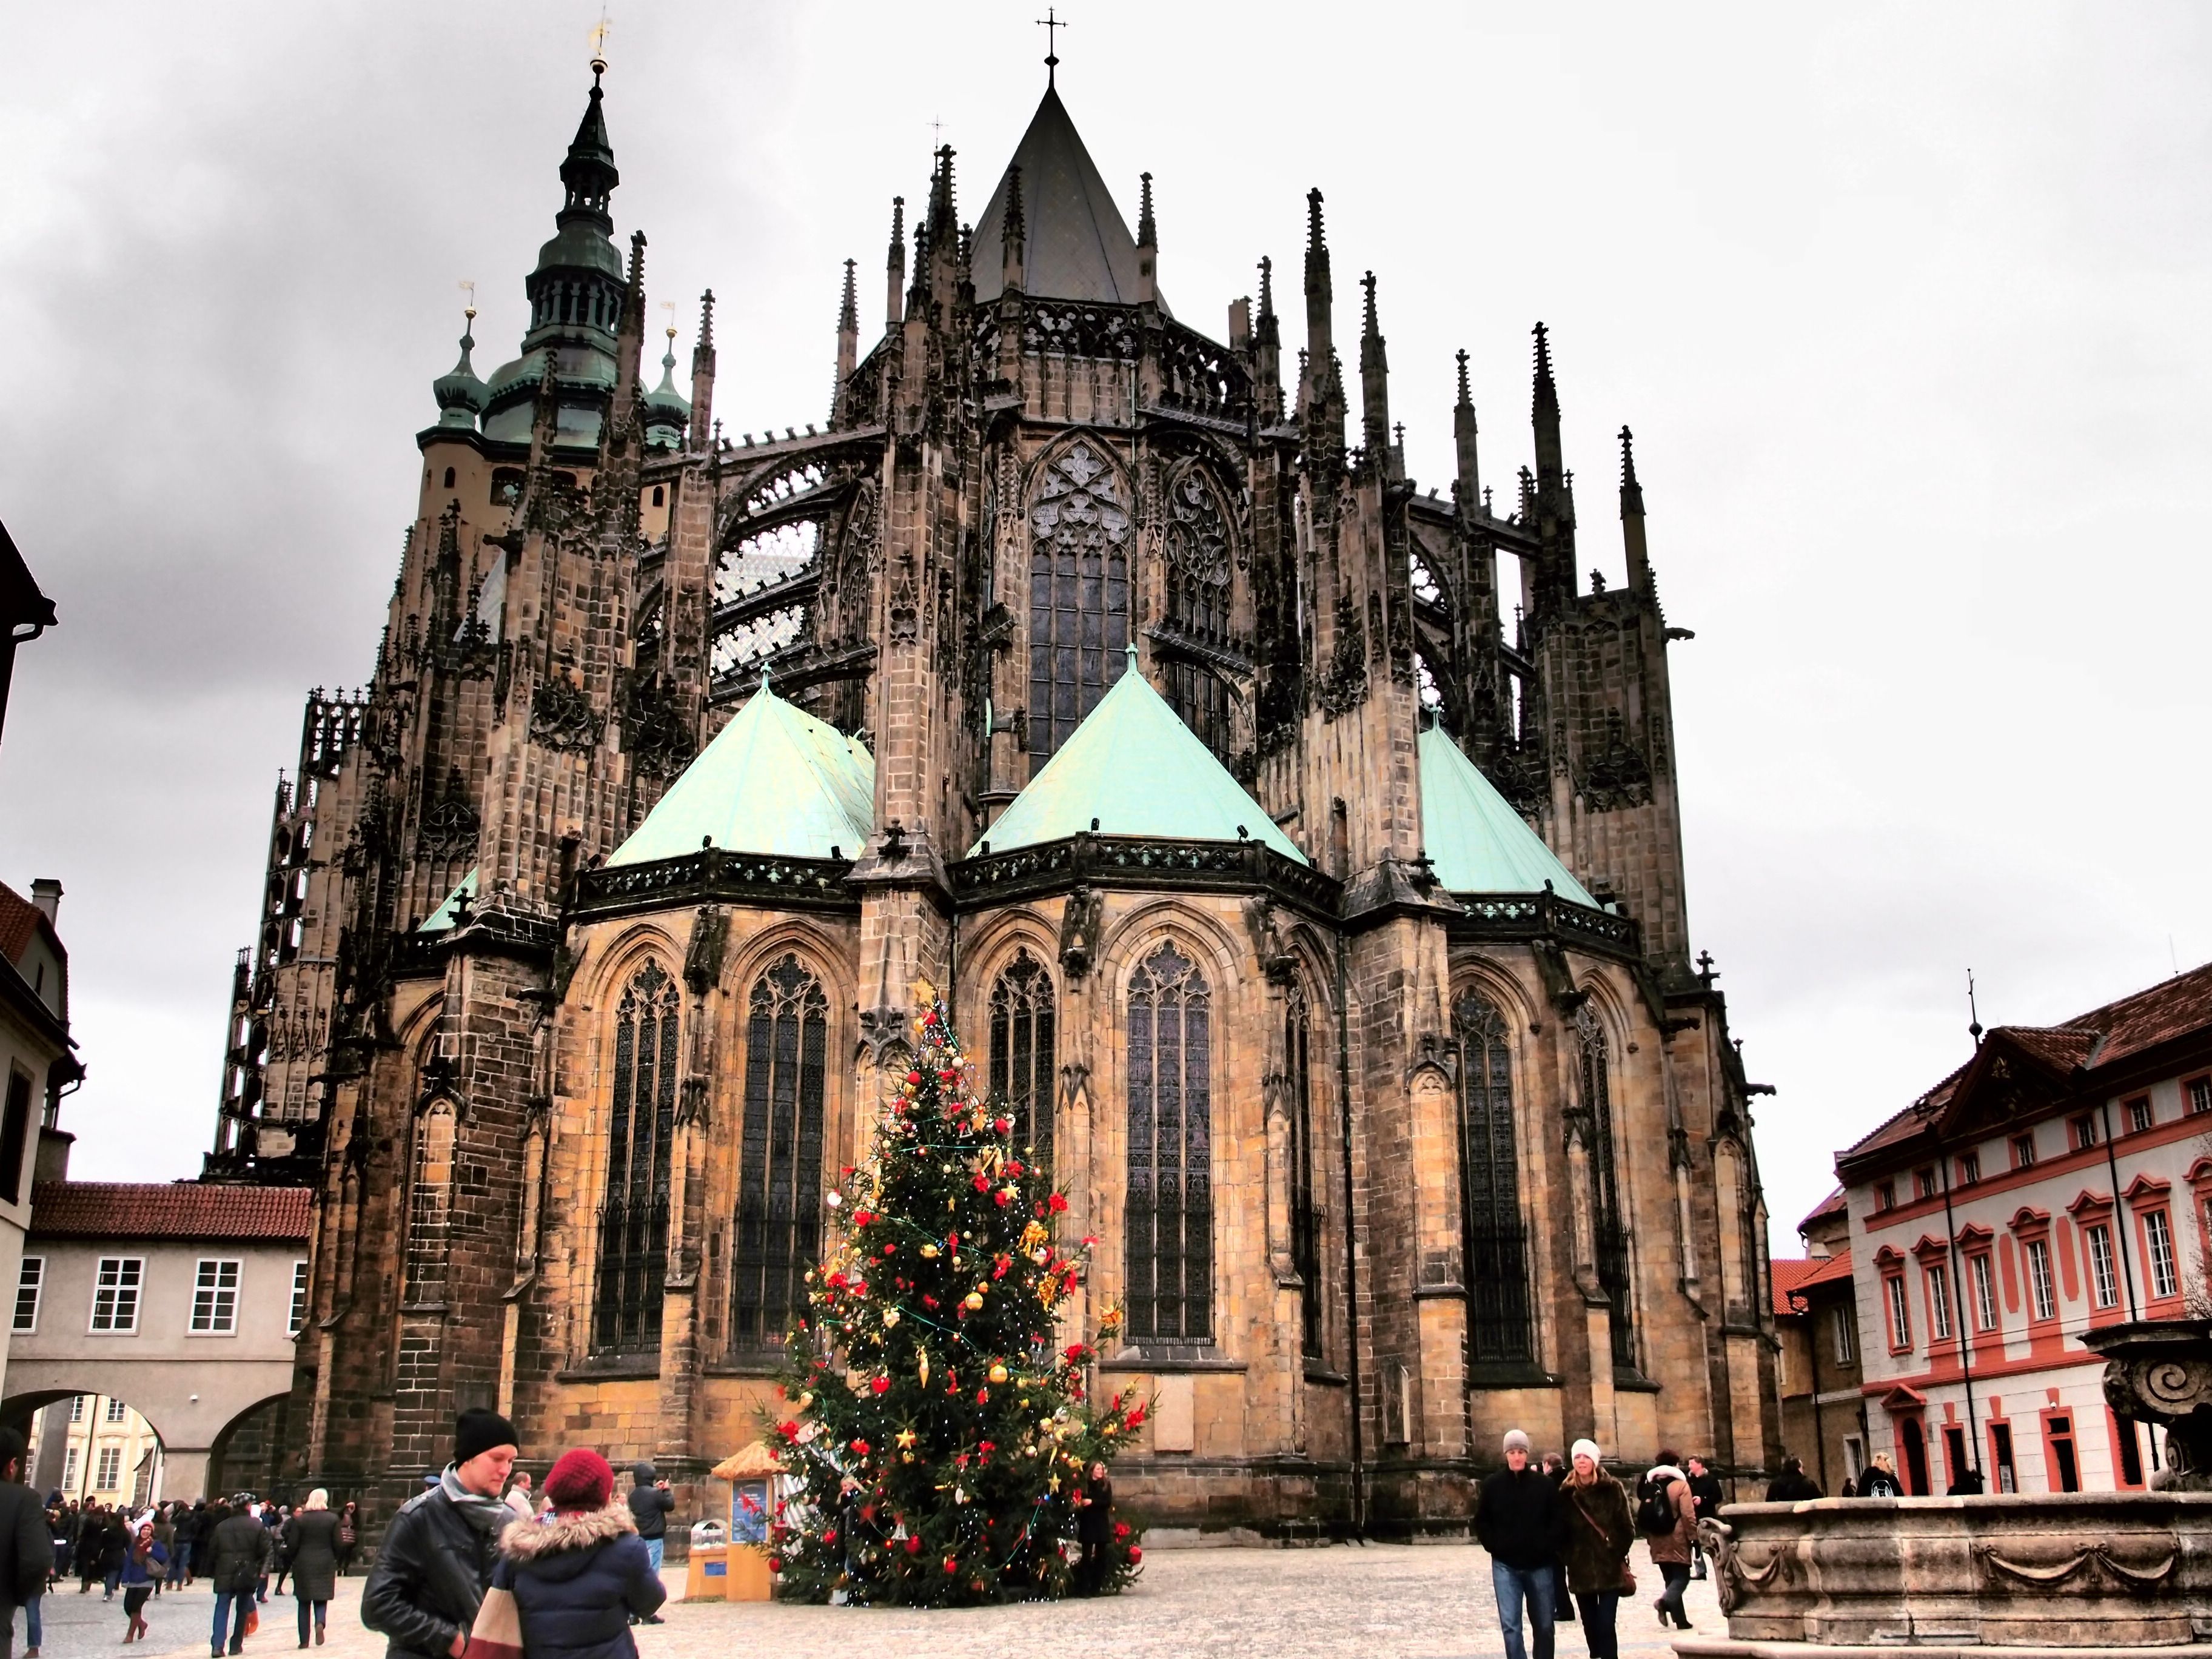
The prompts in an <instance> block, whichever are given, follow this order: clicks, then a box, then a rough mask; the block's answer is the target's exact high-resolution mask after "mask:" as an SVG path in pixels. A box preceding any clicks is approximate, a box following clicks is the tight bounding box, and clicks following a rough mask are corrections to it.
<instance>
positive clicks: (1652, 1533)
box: [1636, 1449, 1698, 1630]
mask: <svg viewBox="0 0 2212 1659" xmlns="http://www.w3.org/2000/svg"><path fill="white" fill-rule="evenodd" d="M1638 1494H1639V1495H1638V1499H1637V1504H1636V1530H1637V1531H1638V1533H1640V1534H1643V1538H1644V1547H1645V1548H1646V1549H1648V1550H1650V1552H1651V1565H1653V1566H1655V1567H1656V1568H1657V1569H1658V1570H1659V1576H1660V1577H1661V1579H1662V1580H1663V1581H1664V1583H1665V1588H1664V1589H1662V1591H1661V1592H1660V1594H1659V1596H1658V1599H1657V1600H1656V1601H1653V1602H1652V1604H1651V1605H1652V1606H1653V1607H1656V1609H1657V1610H1658V1613H1659V1622H1660V1624H1661V1625H1662V1626H1665V1625H1668V1624H1669V1623H1671V1624H1673V1625H1674V1626H1676V1627H1677V1628H1679V1629H1681V1630H1688V1629H1689V1628H1690V1615H1689V1613H1687V1612H1686V1610H1685V1609H1684V1607H1683V1606H1682V1591H1683V1589H1684V1588H1685V1587H1686V1585H1687V1584H1688V1583H1689V1582H1690V1540H1691V1538H1692V1536H1693V1535H1694V1534H1696V1532H1697V1528H1698V1500H1697V1499H1696V1498H1692V1496H1691V1495H1690V1479H1689V1477H1688V1476H1687V1475H1686V1474H1683V1473H1682V1469H1681V1454H1680V1453H1679V1452H1677V1451H1674V1450H1672V1449H1668V1450H1664V1451H1662V1452H1661V1453H1660V1454H1659V1461H1658V1462H1656V1463H1655V1464H1654V1465H1652V1468H1651V1472H1650V1474H1646V1475H1645V1476H1644V1481H1643V1484H1642V1485H1641V1486H1639V1487H1638Z"/></svg>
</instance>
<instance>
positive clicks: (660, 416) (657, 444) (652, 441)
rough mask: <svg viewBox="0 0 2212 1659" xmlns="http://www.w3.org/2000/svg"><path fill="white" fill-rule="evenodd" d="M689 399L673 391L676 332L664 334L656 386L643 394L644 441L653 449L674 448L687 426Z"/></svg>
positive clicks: (689, 415)
mask: <svg viewBox="0 0 2212 1659" xmlns="http://www.w3.org/2000/svg"><path fill="white" fill-rule="evenodd" d="M690 421H691V400H690V398H687V397H685V396H684V394H683V393H682V392H678V390H677V389H676V331H675V330H674V329H672V328H671V329H670V330H669V331H668V355H667V356H665V357H663V358H662V359H661V360H660V384H659V386H655V387H653V390H652V391H650V392H647V393H646V394H645V441H646V443H647V446H648V447H652V448H654V449H676V448H678V447H681V446H682V444H683V442H684V428H685V427H686V426H688V425H689V424H690Z"/></svg>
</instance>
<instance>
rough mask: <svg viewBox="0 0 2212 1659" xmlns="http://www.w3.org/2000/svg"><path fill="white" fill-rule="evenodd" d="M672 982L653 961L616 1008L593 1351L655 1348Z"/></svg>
mask: <svg viewBox="0 0 2212 1659" xmlns="http://www.w3.org/2000/svg"><path fill="white" fill-rule="evenodd" d="M676 1029H677V994H676V981H674V980H673V979H671V978H670V977H669V975H668V973H667V971H666V970H665V969H663V968H662V967H661V966H660V964H659V963H657V962H648V963H646V964H645V965H644V966H643V967H642V968H641V969H638V970H637V973H636V974H635V975H634V976H633V977H632V978H631V980H630V982H629V988H628V989H626V990H625V991H623V998H622V1002H621V1004H620V1006H618V1007H617V1009H616V1011H615V1063H614V1093H613V1097H612V1104H611V1107H610V1109H609V1110H608V1114H607V1195H606V1200H605V1202H604V1203H603V1204H602V1205H601V1206H599V1285H598V1291H597V1293H596V1295H594V1297H592V1349H593V1351H594V1352H599V1353H648V1352H652V1353H657V1352H659V1349H660V1298H661V1289H662V1285H663V1284H664V1283H665V1279H666V1277H667V1271H668V1162H669V1154H670V1151H671V1147H672V1146H674V1145H675V1140H676Z"/></svg>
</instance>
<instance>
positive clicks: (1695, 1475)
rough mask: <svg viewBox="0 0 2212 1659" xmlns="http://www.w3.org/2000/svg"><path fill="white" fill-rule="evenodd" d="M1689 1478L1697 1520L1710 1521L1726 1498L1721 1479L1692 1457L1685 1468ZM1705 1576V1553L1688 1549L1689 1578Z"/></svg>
mask: <svg viewBox="0 0 2212 1659" xmlns="http://www.w3.org/2000/svg"><path fill="white" fill-rule="evenodd" d="M1686 1472H1687V1474H1689V1477H1690V1497H1691V1498H1692V1500H1693V1501H1695V1503H1696V1504H1697V1506H1698V1519H1699V1521H1701V1522H1703V1521H1710V1520H1711V1519H1712V1518H1713V1516H1717V1515H1718V1514H1719V1513H1720V1512H1721V1502H1722V1499H1723V1498H1725V1497H1726V1496H1727V1494H1726V1493H1724V1492H1722V1491H1721V1478H1720V1476H1718V1475H1717V1474H1714V1473H1713V1472H1712V1470H1711V1469H1710V1468H1707V1467H1706V1465H1705V1459H1704V1458H1702V1457H1693V1458H1692V1459H1691V1460H1690V1461H1689V1463H1688V1465H1687V1466H1686ZM1690 1577H1692V1578H1703V1577H1705V1551H1704V1549H1703V1548H1702V1547H1699V1546H1697V1545H1694V1544H1693V1545H1692V1546H1691V1548H1690Z"/></svg>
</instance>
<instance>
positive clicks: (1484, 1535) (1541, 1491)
mask: <svg viewBox="0 0 2212 1659" xmlns="http://www.w3.org/2000/svg"><path fill="white" fill-rule="evenodd" d="M1474 1535H1475V1537H1476V1539H1477V1540H1478V1541H1480V1543H1481V1545H1482V1547H1483V1548H1485V1549H1486V1550H1488V1551H1489V1552H1490V1586H1491V1589H1492V1593H1493V1594H1494V1595H1496V1596H1497V1598H1498V1630H1499V1632H1500V1633H1501V1634H1502V1635H1503V1636H1504V1638H1505V1659H1552V1625H1553V1619H1552V1609H1553V1607H1554V1606H1555V1605H1556V1601H1557V1597H1558V1595H1559V1568H1558V1563H1559V1552H1560V1550H1561V1548H1562V1547H1564V1546H1565V1543H1566V1517H1565V1515H1564V1514H1563V1513H1562V1512H1561V1510H1560V1508H1559V1487H1558V1486H1556V1485H1555V1484H1554V1483H1553V1480H1552V1479H1551V1477H1550V1476H1549V1475H1547V1474H1545V1473H1544V1472H1543V1471H1542V1470H1541V1469H1532V1468H1529V1467H1528V1436H1527V1435H1525V1434H1523V1433H1522V1431H1520V1430H1518V1429H1513V1430H1510V1431H1508V1432H1507V1434H1506V1436H1505V1467H1504V1468H1502V1469H1500V1470H1498V1473H1497V1474H1493V1475H1492V1476H1490V1477H1489V1479H1487V1480H1485V1481H1484V1482H1483V1483H1482V1491H1481V1493H1480V1496H1479V1497H1478V1498H1477V1499H1476V1500H1475V1509H1474ZM1524 1607H1525V1609H1526V1611H1527V1617H1528V1632H1529V1634H1530V1635H1531V1636H1532V1637H1534V1649H1535V1651H1534V1654H1533V1656H1532V1655H1531V1654H1530V1652H1529V1650H1528V1644H1525V1643H1524V1642H1523V1641H1522V1634H1521V1624H1522V1611H1523V1609H1524Z"/></svg>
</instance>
